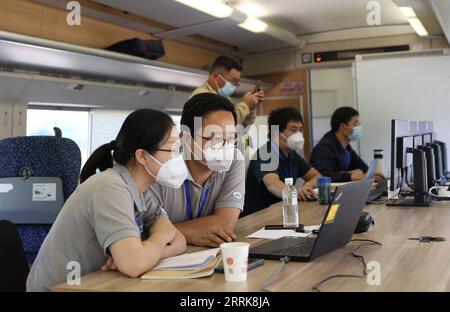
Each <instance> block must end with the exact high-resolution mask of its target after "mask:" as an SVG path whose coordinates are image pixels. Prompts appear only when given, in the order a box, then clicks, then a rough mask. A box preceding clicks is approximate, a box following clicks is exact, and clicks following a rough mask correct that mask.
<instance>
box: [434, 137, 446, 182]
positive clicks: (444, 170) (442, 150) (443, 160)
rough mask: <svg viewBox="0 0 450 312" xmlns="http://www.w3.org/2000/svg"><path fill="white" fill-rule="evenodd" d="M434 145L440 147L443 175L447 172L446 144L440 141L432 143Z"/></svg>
mask: <svg viewBox="0 0 450 312" xmlns="http://www.w3.org/2000/svg"><path fill="white" fill-rule="evenodd" d="M434 143H436V144H439V146H440V147H441V155H442V157H441V160H442V171H443V174H446V173H447V171H448V167H447V144H445V142H442V141H434Z"/></svg>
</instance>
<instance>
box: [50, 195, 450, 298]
mask: <svg viewBox="0 0 450 312" xmlns="http://www.w3.org/2000/svg"><path fill="white" fill-rule="evenodd" d="M365 210H366V211H368V212H369V213H370V214H371V215H372V217H373V218H374V219H375V226H374V227H372V228H371V229H370V230H369V232H368V233H365V234H358V235H354V237H353V238H367V239H373V240H377V241H379V242H381V243H382V244H383V246H381V247H378V246H374V245H367V246H363V247H361V248H360V250H359V251H358V253H359V254H362V255H363V256H364V257H365V259H366V261H367V262H369V261H378V262H379V263H380V268H381V285H380V286H370V285H369V284H368V283H367V282H366V280H365V279H351V278H342V279H333V280H330V281H328V282H327V283H325V284H323V285H322V286H321V287H320V289H321V290H322V291H450V204H449V203H446V202H435V203H434V204H433V205H432V206H431V207H429V208H426V207H420V208H413V207H386V206H385V205H379V206H367V207H366V208H365ZM325 211H326V207H325V206H319V205H318V204H317V203H314V202H312V203H311V202H310V203H300V221H301V223H304V224H305V225H314V224H320V222H321V221H322V218H323V215H324V213H325ZM280 223H282V217H281V205H280V204H275V205H273V206H272V207H269V208H267V209H265V210H263V211H259V212H258V213H255V214H252V215H250V216H247V217H245V218H242V219H240V220H239V222H238V224H237V226H236V234H237V235H238V239H239V240H245V241H248V242H250V243H251V244H257V243H259V242H261V241H262V240H257V239H245V237H246V236H247V235H249V234H251V233H253V232H255V231H256V230H258V229H260V228H261V227H263V226H264V225H265V224H280ZM420 235H423V236H425V235H431V236H443V237H445V238H447V239H448V240H449V241H446V242H440V243H419V242H418V241H411V240H408V237H417V236H420ZM359 244H361V243H360V242H352V243H350V244H348V245H347V246H345V247H343V248H340V249H338V250H336V251H334V252H332V253H329V254H326V255H324V256H322V257H320V258H318V259H315V260H314V261H313V262H309V263H301V262H289V263H288V264H287V265H286V266H285V267H284V269H283V270H282V271H281V272H280V274H279V275H278V276H277V278H276V279H275V280H274V282H273V283H272V284H271V286H270V287H268V288H269V289H270V290H271V291H311V290H312V287H313V286H314V285H315V284H316V283H318V282H319V281H321V280H323V279H325V278H326V277H328V276H331V275H335V274H355V275H361V274H362V270H363V267H362V264H361V262H360V261H359V260H358V259H356V258H354V257H353V256H351V254H350V253H351V251H353V250H354V249H356V247H357V246H358V245H359ZM197 249H198V248H195V247H190V248H189V251H194V250H197ZM278 265H279V262H277V261H270V260H266V264H265V265H264V266H262V267H259V268H256V269H254V270H251V271H249V272H248V280H247V281H246V282H241V283H226V282H225V280H224V276H223V274H214V275H213V276H212V277H208V278H200V279H190V280H178V281H164V280H140V279H132V278H128V277H125V276H124V275H122V274H121V273H119V272H96V273H92V274H88V275H86V276H83V277H82V281H81V286H72V287H71V286H68V285H67V284H61V285H58V286H56V287H55V288H54V291H152V292H157V291H160V292H169V291H179V292H189V291H199V292H206V291H223V292H229V291H244V292H246V291H260V290H261V285H262V283H263V282H264V281H265V280H266V279H267V278H268V277H269V276H270V275H271V273H272V272H273V271H274V270H275V269H276V268H277V266H278Z"/></svg>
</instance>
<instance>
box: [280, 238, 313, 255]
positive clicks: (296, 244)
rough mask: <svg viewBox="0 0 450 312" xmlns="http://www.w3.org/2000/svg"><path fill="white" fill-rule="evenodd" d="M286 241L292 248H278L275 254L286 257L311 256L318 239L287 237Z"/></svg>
mask: <svg viewBox="0 0 450 312" xmlns="http://www.w3.org/2000/svg"><path fill="white" fill-rule="evenodd" d="M285 240H286V243H289V245H290V246H287V247H285V248H278V249H276V250H275V253H277V254H283V255H286V256H309V255H310V254H311V251H312V248H313V246H314V242H315V240H316V239H315V238H313V237H302V238H299V237H286V238H285ZM281 245H284V244H281Z"/></svg>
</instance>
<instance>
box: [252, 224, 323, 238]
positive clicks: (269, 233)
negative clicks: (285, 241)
mask: <svg viewBox="0 0 450 312" xmlns="http://www.w3.org/2000/svg"><path fill="white" fill-rule="evenodd" d="M319 227H320V225H310V226H305V227H304V229H305V232H306V233H301V232H296V231H295V230H265V229H264V228H262V229H260V230H258V231H256V232H255V233H253V234H250V235H249V236H247V238H263V239H278V238H281V237H285V236H293V237H307V236H308V235H309V234H311V232H312V231H313V230H317V229H319Z"/></svg>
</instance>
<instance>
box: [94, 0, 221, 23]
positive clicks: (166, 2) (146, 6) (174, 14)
mask: <svg viewBox="0 0 450 312" xmlns="http://www.w3.org/2000/svg"><path fill="white" fill-rule="evenodd" d="M94 1H95V2H98V3H101V4H105V5H108V6H111V7H114V8H119V9H121V10H124V11H127V12H130V13H134V14H136V15H139V16H143V17H147V18H149V19H152V20H155V21H158V22H162V23H165V24H170V25H173V26H175V27H184V26H189V25H193V24H197V23H205V22H208V21H212V20H214V19H215V17H213V16H211V15H208V14H205V13H202V12H200V11H197V10H194V9H191V8H190V7H187V6H185V5H183V4H181V3H178V2H176V1H174V0H127V1H124V0H94Z"/></svg>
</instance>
